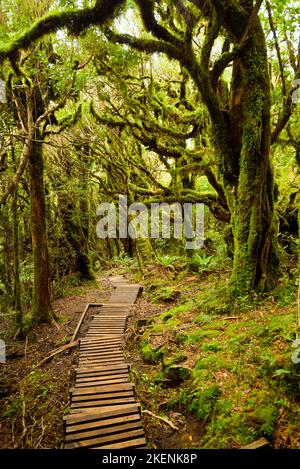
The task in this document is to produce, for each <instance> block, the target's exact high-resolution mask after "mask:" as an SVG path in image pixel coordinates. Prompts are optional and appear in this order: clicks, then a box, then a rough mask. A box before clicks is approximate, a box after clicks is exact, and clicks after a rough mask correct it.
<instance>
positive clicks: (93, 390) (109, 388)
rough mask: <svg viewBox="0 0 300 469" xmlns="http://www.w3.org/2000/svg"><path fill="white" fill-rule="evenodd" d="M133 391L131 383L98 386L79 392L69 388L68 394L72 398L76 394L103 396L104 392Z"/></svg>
mask: <svg viewBox="0 0 300 469" xmlns="http://www.w3.org/2000/svg"><path fill="white" fill-rule="evenodd" d="M132 389H134V384H133V383H124V384H116V385H111V386H108V385H102V386H101V385H100V386H94V387H92V388H89V389H86V390H80V389H76V388H71V389H70V392H71V393H72V395H73V396H76V394H80V395H83V394H96V393H99V394H101V393H102V394H103V393H105V392H107V393H109V392H114V391H127V390H132Z"/></svg>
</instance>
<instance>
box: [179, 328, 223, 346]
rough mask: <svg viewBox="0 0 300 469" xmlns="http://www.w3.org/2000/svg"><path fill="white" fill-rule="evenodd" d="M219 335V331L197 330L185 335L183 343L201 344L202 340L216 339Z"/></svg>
mask: <svg viewBox="0 0 300 469" xmlns="http://www.w3.org/2000/svg"><path fill="white" fill-rule="evenodd" d="M219 335H220V331H218V330H216V331H215V330H213V329H211V330H206V331H205V330H204V331H202V330H197V331H195V332H194V333H192V334H189V335H186V336H185V339H184V341H185V342H187V343H189V344H195V343H197V342H201V341H202V340H204V339H206V338H213V337H218V336H219Z"/></svg>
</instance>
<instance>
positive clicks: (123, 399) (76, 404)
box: [71, 396, 135, 409]
mask: <svg viewBox="0 0 300 469" xmlns="http://www.w3.org/2000/svg"><path fill="white" fill-rule="evenodd" d="M134 402H135V399H134V396H132V397H129V396H127V397H116V398H114V399H103V400H93V401H80V402H72V404H71V408H72V409H78V408H84V407H101V406H108V405H116V404H130V403H132V404H134Z"/></svg>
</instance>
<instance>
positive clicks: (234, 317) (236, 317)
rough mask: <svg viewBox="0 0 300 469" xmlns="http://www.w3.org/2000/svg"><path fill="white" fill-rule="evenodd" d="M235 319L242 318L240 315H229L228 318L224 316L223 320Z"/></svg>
mask: <svg viewBox="0 0 300 469" xmlns="http://www.w3.org/2000/svg"><path fill="white" fill-rule="evenodd" d="M234 319H241V318H240V316H227V317H226V318H223V321H229V320H234Z"/></svg>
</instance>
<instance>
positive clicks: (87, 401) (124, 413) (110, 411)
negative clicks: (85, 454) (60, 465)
mask: <svg viewBox="0 0 300 469" xmlns="http://www.w3.org/2000/svg"><path fill="white" fill-rule="evenodd" d="M110 280H111V282H112V283H113V286H114V291H113V293H112V296H111V298H110V300H109V302H108V303H107V304H103V305H101V306H99V305H97V310H98V311H99V314H97V315H95V316H93V319H92V321H91V324H90V326H89V329H88V331H87V334H86V336H85V337H84V338H82V339H80V352H79V367H78V368H77V370H76V381H75V387H74V388H73V389H71V411H70V414H69V415H67V416H65V417H64V447H65V448H66V449H72V448H93V449H123V448H145V447H146V439H145V436H144V430H143V427H142V424H141V413H140V404H139V403H137V402H136V400H135V391H134V385H133V384H132V383H130V382H129V365H128V364H127V363H125V360H124V354H123V347H122V343H123V339H124V332H125V327H126V321H127V318H128V316H129V314H130V307H131V305H132V304H134V303H135V301H136V299H137V296H138V294H139V292H140V290H141V287H140V285H133V284H130V283H129V282H127V281H126V280H125V279H124V277H122V276H118V277H111V279H110ZM90 307H93V305H92V304H91V305H90Z"/></svg>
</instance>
